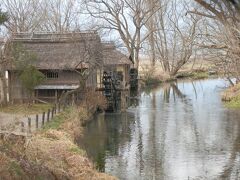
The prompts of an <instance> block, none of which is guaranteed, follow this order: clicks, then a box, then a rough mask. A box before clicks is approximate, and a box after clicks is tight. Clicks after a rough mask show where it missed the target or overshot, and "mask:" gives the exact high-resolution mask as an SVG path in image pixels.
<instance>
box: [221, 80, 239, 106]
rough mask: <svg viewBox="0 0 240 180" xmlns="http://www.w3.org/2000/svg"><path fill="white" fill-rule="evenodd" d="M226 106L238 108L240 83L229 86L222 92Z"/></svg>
mask: <svg viewBox="0 0 240 180" xmlns="http://www.w3.org/2000/svg"><path fill="white" fill-rule="evenodd" d="M222 100H223V101H224V102H225V105H226V107H229V108H240V84H237V85H235V86H232V87H229V88H228V89H226V90H225V91H224V92H223V93H222Z"/></svg>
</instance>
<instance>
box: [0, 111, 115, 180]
mask: <svg viewBox="0 0 240 180" xmlns="http://www.w3.org/2000/svg"><path fill="white" fill-rule="evenodd" d="M56 117H57V119H54V120H53V121H52V122H54V121H58V122H57V123H56V124H49V125H47V126H46V127H45V129H44V130H42V131H40V132H38V133H36V134H35V135H34V136H33V137H31V138H29V139H22V138H21V137H15V136H13V137H11V136H9V137H8V138H4V140H2V141H0V167H2V168H0V175H1V177H2V176H6V177H9V178H5V179H22V178H23V179H39V177H40V179H41V178H42V177H48V178H47V179H49V180H51V179H73V180H74V179H76V180H98V179H101V180H114V179H116V178H114V177H112V176H109V175H107V174H104V173H99V172H98V171H97V170H95V168H94V166H93V164H92V163H91V162H90V161H89V159H88V158H87V156H86V153H85V151H84V150H82V149H81V148H79V147H78V146H77V145H76V144H74V138H75V137H76V136H78V135H79V134H81V131H82V126H81V125H82V123H83V122H84V121H86V120H87V119H88V118H89V113H88V112H87V110H86V109H85V108H83V107H73V108H69V109H67V110H66V111H65V112H62V113H61V114H60V115H58V116H56ZM56 117H55V118H56ZM1 152H3V153H6V154H7V155H8V156H1ZM9 157H11V158H12V159H13V161H14V164H13V165H12V170H13V171H14V173H15V174H16V177H15V174H14V173H12V172H11V171H10V170H9V168H8V167H9V166H10V165H11V163H8V162H11V161H12V160H10V159H9V160H8V158H9ZM22 157H24V158H25V163H24V164H22V163H19V159H22ZM33 167H34V168H33ZM36 169H38V171H36ZM43 170H44V171H43ZM41 173H42V174H41ZM43 179H44V178H43ZM45 179H46V178H45Z"/></svg>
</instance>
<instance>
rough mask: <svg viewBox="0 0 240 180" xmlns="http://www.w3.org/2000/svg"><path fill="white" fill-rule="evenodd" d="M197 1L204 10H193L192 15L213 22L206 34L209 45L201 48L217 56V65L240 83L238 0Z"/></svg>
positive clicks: (239, 14)
mask: <svg viewBox="0 0 240 180" xmlns="http://www.w3.org/2000/svg"><path fill="white" fill-rule="evenodd" d="M195 1H196V2H197V3H198V4H199V5H200V6H201V7H202V9H201V8H199V9H196V8H195V9H193V10H191V11H190V13H194V14H197V15H199V16H203V17H206V18H208V19H210V22H211V23H209V24H208V26H207V27H208V29H207V31H205V32H204V36H205V38H206V40H207V41H206V42H207V43H202V44H201V46H202V47H204V48H206V49H208V50H209V52H210V53H211V54H217V58H216V59H217V61H216V64H217V65H218V66H219V67H220V68H221V70H223V71H224V72H225V75H226V76H227V78H228V79H229V80H230V77H232V76H235V77H236V78H237V79H238V81H239V80H240V46H239V37H240V31H239V27H240V11H239V2H238V1H236V0H232V1H227V0H219V1H214V0H210V1H205V0H195ZM206 10H207V11H206ZM213 25H215V27H214V28H212V26H213ZM216 25H217V26H216ZM209 29H211V31H209ZM231 83H232V82H231ZM232 84H233V83H232Z"/></svg>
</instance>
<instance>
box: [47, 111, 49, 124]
mask: <svg viewBox="0 0 240 180" xmlns="http://www.w3.org/2000/svg"><path fill="white" fill-rule="evenodd" d="M49 118H50V109H48V112H47V122H49Z"/></svg>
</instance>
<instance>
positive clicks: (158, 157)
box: [81, 79, 240, 180]
mask: <svg viewBox="0 0 240 180" xmlns="http://www.w3.org/2000/svg"><path fill="white" fill-rule="evenodd" d="M226 85H227V83H226V82H225V81H224V80H221V79H212V80H202V81H194V82H190V81H188V82H179V83H177V84H176V83H175V84H166V85H163V86H160V87H158V88H154V89H151V90H148V91H145V92H142V93H141V95H140V101H139V104H138V106H137V107H130V108H129V110H128V111H127V112H126V113H119V114H106V115H99V116H97V117H96V120H95V121H92V122H91V123H89V125H88V126H87V128H86V131H85V134H84V138H83V139H81V144H83V145H84V146H85V147H86V149H87V152H88V154H89V156H90V157H91V158H92V159H93V161H94V162H95V164H96V166H97V167H98V168H99V170H101V171H104V172H107V173H109V174H112V175H114V176H117V177H118V178H119V179H129V180H134V179H137V180H139V179H144V180H145V179H160V180H163V179H164V180H165V179H166V180H188V179H195V180H196V179H230V180H231V179H232V180H236V179H240V113H239V111H237V110H228V109H226V108H224V106H223V104H222V102H221V98H220V92H221V91H222V89H223V87H225V86H226Z"/></svg>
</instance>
